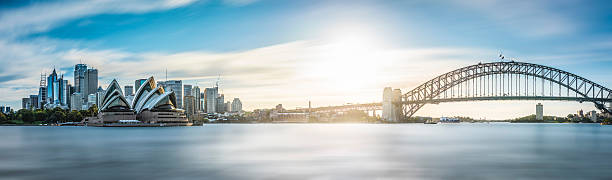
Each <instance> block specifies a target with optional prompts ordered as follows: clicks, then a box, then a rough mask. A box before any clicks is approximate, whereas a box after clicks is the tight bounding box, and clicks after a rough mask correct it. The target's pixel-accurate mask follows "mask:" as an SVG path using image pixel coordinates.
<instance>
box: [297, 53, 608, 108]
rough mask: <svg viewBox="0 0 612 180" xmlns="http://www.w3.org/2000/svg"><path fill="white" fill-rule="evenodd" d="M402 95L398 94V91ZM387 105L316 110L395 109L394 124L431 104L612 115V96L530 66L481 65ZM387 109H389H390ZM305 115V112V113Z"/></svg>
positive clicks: (575, 78)
mask: <svg viewBox="0 0 612 180" xmlns="http://www.w3.org/2000/svg"><path fill="white" fill-rule="evenodd" d="M397 91H399V90H397ZM392 96H393V97H390V98H386V99H385V97H384V98H383V102H382V103H369V104H349V105H342V106H328V107H319V108H313V109H311V110H310V111H312V112H321V111H344V110H354V109H357V110H380V109H383V108H382V106H385V104H388V105H391V106H392V108H391V109H393V110H392V111H393V112H384V111H385V110H383V114H385V113H388V114H390V116H391V117H393V119H406V118H410V117H412V116H413V115H414V114H415V113H416V112H417V111H418V110H419V109H421V108H422V107H423V106H425V105H426V104H437V103H444V102H461V101H499V100H552V101H577V102H581V103H582V102H590V103H593V104H594V105H595V107H596V108H597V109H599V110H600V111H601V112H602V113H607V114H611V113H612V112H611V110H612V109H610V108H609V107H606V104H609V103H612V90H610V89H608V88H606V87H604V86H602V85H599V84H597V83H595V82H593V81H591V80H588V79H586V78H583V77H581V76H578V75H576V74H573V73H570V72H567V71H563V70H560V69H557V68H553V67H549V66H544V65H539V64H533V63H525V62H514V61H511V62H491V63H478V64H475V65H471V66H466V67H462V68H459V69H456V70H453V71H450V72H447V73H444V74H441V75H439V76H437V77H435V78H433V79H430V80H429V81H426V82H424V83H423V84H421V85H419V86H417V87H416V88H414V89H412V90H410V91H408V92H406V93H404V94H397V93H396V95H392ZM386 109H388V108H386ZM304 110H305V109H304Z"/></svg>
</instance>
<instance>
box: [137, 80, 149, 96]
mask: <svg viewBox="0 0 612 180" xmlns="http://www.w3.org/2000/svg"><path fill="white" fill-rule="evenodd" d="M146 81H147V79H136V80H135V81H134V93H136V91H138V89H139V88H140V85H142V83H145V82H146Z"/></svg>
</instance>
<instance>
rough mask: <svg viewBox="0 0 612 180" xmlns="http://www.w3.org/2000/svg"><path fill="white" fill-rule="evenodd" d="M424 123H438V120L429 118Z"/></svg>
mask: <svg viewBox="0 0 612 180" xmlns="http://www.w3.org/2000/svg"><path fill="white" fill-rule="evenodd" d="M423 124H438V122H436V121H434V120H432V119H428V120H426V121H425V122H424V123H423Z"/></svg>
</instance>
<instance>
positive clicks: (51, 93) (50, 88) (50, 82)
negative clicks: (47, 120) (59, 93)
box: [47, 69, 57, 104]
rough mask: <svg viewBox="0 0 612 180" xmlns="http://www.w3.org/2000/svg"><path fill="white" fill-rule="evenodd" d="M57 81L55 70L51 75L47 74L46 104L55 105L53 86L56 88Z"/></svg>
mask: <svg viewBox="0 0 612 180" xmlns="http://www.w3.org/2000/svg"><path fill="white" fill-rule="evenodd" d="M56 81H57V72H56V71H55V69H53V72H52V73H51V74H49V76H48V77H47V103H49V104H53V103H55V102H54V100H55V93H54V90H55V86H56V83H55V82H56Z"/></svg>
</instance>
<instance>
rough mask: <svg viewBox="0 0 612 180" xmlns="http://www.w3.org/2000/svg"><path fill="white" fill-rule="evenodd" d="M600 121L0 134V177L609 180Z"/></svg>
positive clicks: (609, 145) (13, 130)
mask: <svg viewBox="0 0 612 180" xmlns="http://www.w3.org/2000/svg"><path fill="white" fill-rule="evenodd" d="M610 169H612V126H601V125H599V124H510V123H491V124H485V123H482V124H465V123H461V124H434V125H431V124H213V125H205V126H202V127H159V128H102V127H6V126H5V127H0V179H470V180H471V179H611V178H612V171H610Z"/></svg>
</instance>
